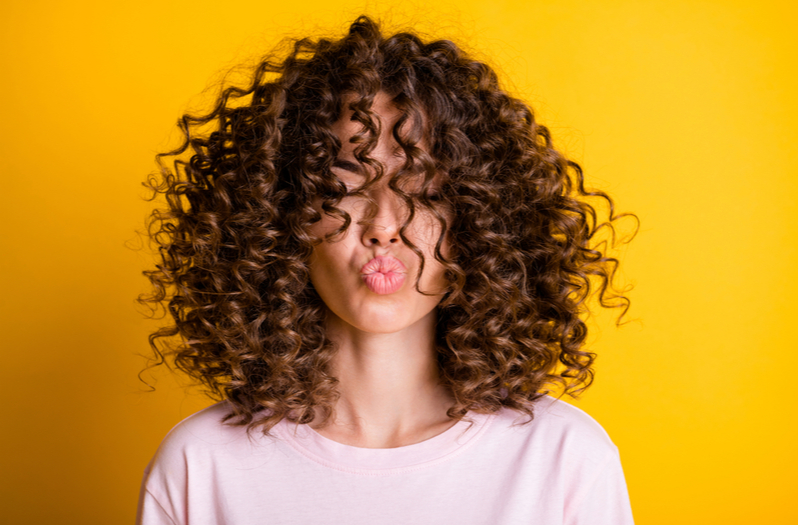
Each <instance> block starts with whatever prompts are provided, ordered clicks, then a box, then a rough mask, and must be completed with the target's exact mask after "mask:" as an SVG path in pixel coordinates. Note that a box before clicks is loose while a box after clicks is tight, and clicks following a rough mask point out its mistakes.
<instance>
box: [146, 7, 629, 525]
mask: <svg viewBox="0 0 800 525" xmlns="http://www.w3.org/2000/svg"><path fill="white" fill-rule="evenodd" d="M209 126H213V130H212V131H211V132H210V133H205V134H203V133H202V131H201V130H202V129H208V127H209ZM181 127H182V129H183V132H184V133H185V136H186V142H185V144H184V145H183V147H182V148H180V149H178V150H176V151H173V152H170V153H168V154H165V155H163V156H161V158H164V157H172V158H175V159H177V160H175V162H174V164H173V168H172V169H168V168H166V167H165V168H164V169H162V178H160V179H158V180H152V181H150V186H151V187H152V188H153V189H154V190H156V191H157V192H161V193H163V194H165V195H166V198H167V202H168V209H166V210H162V211H160V212H157V213H156V214H155V215H154V217H153V226H154V228H153V235H154V238H155V240H156V242H158V243H159V245H160V247H161V252H160V253H161V258H162V260H161V263H160V264H159V265H158V267H157V269H156V270H154V271H152V272H147V274H148V276H149V278H150V280H151V282H152V283H153V285H154V290H155V292H154V293H153V294H152V295H151V296H149V297H148V298H146V299H145V300H147V301H150V302H152V303H166V304H167V306H168V309H169V312H170V314H171V315H172V317H173V319H174V324H173V325H172V326H170V327H167V328H164V329H162V330H159V331H158V332H156V333H154V334H153V336H152V337H151V342H152V343H153V348H154V349H155V351H156V353H157V354H158V356H159V357H160V358H161V357H164V356H163V353H162V352H163V351H162V350H160V349H159V346H157V345H156V344H155V343H156V342H157V341H159V340H164V341H169V340H173V341H175V340H177V341H178V343H175V344H173V345H172V346H171V347H170V348H171V350H169V353H170V355H171V356H172V357H173V359H174V361H175V363H176V364H177V365H178V367H179V368H180V369H182V370H183V371H185V372H187V373H189V374H190V375H191V376H193V377H194V378H196V379H198V380H200V381H201V382H203V383H204V384H205V385H206V386H207V387H209V388H210V389H211V390H212V391H213V392H214V393H215V394H217V395H218V396H219V397H220V398H222V399H223V400H222V401H221V402H219V403H217V404H215V405H213V406H211V407H209V408H207V409H205V410H203V411H201V412H199V413H197V414H195V415H193V416H191V417H189V418H188V419H186V420H184V421H183V422H181V423H180V424H178V425H177V426H176V427H175V428H174V429H173V430H172V431H171V432H170V433H169V435H168V436H167V437H166V438H165V440H164V442H163V443H162V444H161V446H160V448H159V450H158V452H157V453H156V455H155V457H154V458H153V460H152V462H151V463H150V465H149V466H148V467H147V469H146V473H145V476H144V480H143V485H142V491H141V498H140V504H139V514H138V522H139V523H142V524H191V525H197V524H221V523H230V524H236V525H244V524H250V523H253V524H256V523H258V524H263V523H269V524H280V523H285V524H289V523H292V524H295V523H298V524H299V523H320V522H321V523H346V524H348V525H353V524H375V523H403V524H427V523H430V524H433V523H436V524H442V523H459V524H512V523H520V524H521V523H537V524H589V523H591V524H608V525H611V524H614V525H620V524H629V523H632V518H631V511H630V505H629V502H628V496H627V491H626V486H625V480H624V477H623V473H622V469H621V464H620V459H619V455H618V452H617V448H616V447H615V446H614V444H613V443H612V442H611V440H610V439H609V438H608V436H607V435H606V433H605V432H604V431H603V429H602V428H601V427H600V426H599V425H598V424H597V423H596V422H594V420H592V419H591V418H590V417H589V416H588V415H586V414H585V413H584V412H582V411H580V410H579V409H577V408H574V407H572V406H570V405H568V404H566V403H564V402H562V401H559V400H557V399H555V398H554V397H550V396H548V395H546V394H548V393H551V394H558V393H560V392H567V393H574V392H578V391H580V390H582V389H583V388H585V387H587V386H588V385H589V384H590V383H591V380H592V368H591V366H592V363H593V360H594V357H595V356H594V354H592V353H590V352H588V351H586V350H584V349H583V343H584V340H585V338H586V326H585V324H584V323H583V322H582V320H581V315H582V314H583V313H584V312H585V308H586V299H587V297H589V295H590V292H591V291H592V290H593V288H599V294H598V297H599V301H600V304H601V305H602V306H606V307H619V308H622V309H623V310H624V309H625V308H627V304H628V303H627V299H625V298H624V297H623V296H621V295H619V294H616V293H614V292H613V291H612V290H611V287H610V285H611V279H612V278H613V274H614V270H615V269H616V264H617V261H616V260H614V259H613V258H610V257H607V256H606V255H605V254H604V252H603V251H602V250H599V249H598V248H596V247H593V246H595V245H596V244H597V236H596V233H597V232H598V230H599V228H600V227H605V228H608V229H609V230H610V231H611V232H613V227H612V226H611V224H610V222H605V223H603V224H599V223H598V220H597V213H596V210H595V208H593V207H592V206H591V205H590V204H589V203H588V202H587V201H588V200H589V199H590V198H594V199H599V202H604V203H606V204H607V205H609V206H610V212H609V220H610V221H613V220H614V219H615V218H616V217H615V215H614V211H613V205H611V200H610V199H609V198H608V197H607V196H606V195H605V194H604V193H601V192H594V193H588V192H586V191H585V190H584V188H583V178H582V174H581V171H580V168H579V167H578V166H577V165H576V164H574V163H572V162H570V161H568V160H566V159H565V158H564V157H563V156H562V155H561V154H560V153H559V152H557V151H556V150H555V149H554V148H553V146H552V143H551V140H550V137H549V134H548V132H547V129H546V128H544V127H543V126H541V125H540V124H538V123H536V121H535V120H534V117H533V113H532V111H531V109H530V108H529V107H528V106H527V105H526V104H524V103H523V102H521V101H519V100H517V99H514V98H513V97H511V96H509V95H508V94H506V93H505V92H504V91H502V90H501V89H500V88H499V86H498V82H497V78H496V76H495V74H494V72H493V71H492V70H491V69H490V68H489V67H488V66H487V65H485V64H483V63H481V62H477V61H474V60H472V59H470V58H469V57H468V56H466V55H465V54H464V53H463V52H462V51H461V50H460V49H459V48H458V47H457V46H456V45H454V44H453V43H452V42H449V41H445V40H441V41H435V42H429V43H426V42H423V41H422V40H420V39H419V38H418V37H416V36H414V35H412V34H409V33H400V34H396V35H393V36H390V37H385V36H383V35H382V34H381V32H380V29H379V27H378V25H377V24H376V23H375V22H373V21H372V20H370V19H369V18H366V17H361V18H359V19H358V20H356V21H355V22H354V23H353V24H352V26H351V27H350V30H349V32H348V34H347V35H346V36H345V37H344V38H342V39H341V40H338V41H329V40H324V39H322V40H318V41H312V40H309V39H305V40H301V41H298V42H296V44H295V45H294V48H293V49H292V51H291V52H290V53H289V54H288V56H287V57H286V58H284V59H282V60H273V59H265V60H264V61H263V62H262V63H261V64H260V66H259V67H258V69H257V71H256V73H255V76H254V79H253V82H252V84H251V85H250V86H249V87H248V88H246V89H236V88H229V89H227V90H226V91H224V92H223V93H222V95H221V97H220V99H219V101H218V103H217V105H216V108H215V109H214V111H213V112H212V113H211V114H209V115H207V116H204V117H202V118H199V117H189V116H186V117H184V118H183V119H182V121H181ZM189 148H191V150H190V151H191V152H192V156H191V160H189V161H188V162H187V161H184V160H180V159H181V155H182V154H183V153H184V152H186V151H187V150H189ZM163 165H164V164H163V163H162V166H163ZM160 348H163V346H162V347H160Z"/></svg>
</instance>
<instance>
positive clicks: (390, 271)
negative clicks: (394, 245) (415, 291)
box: [361, 255, 406, 295]
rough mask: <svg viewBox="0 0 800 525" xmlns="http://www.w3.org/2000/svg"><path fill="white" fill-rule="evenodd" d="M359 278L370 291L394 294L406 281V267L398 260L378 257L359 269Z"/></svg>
mask: <svg viewBox="0 0 800 525" xmlns="http://www.w3.org/2000/svg"><path fill="white" fill-rule="evenodd" d="M361 278H362V279H364V284H366V285H367V288H369V289H370V291H372V292H374V293H377V294H381V295H385V294H390V293H394V292H396V291H397V290H399V289H400V287H401V286H403V282H404V281H405V280H406V267H405V265H404V264H403V263H402V262H400V260H399V259H395V258H394V257H390V256H387V255H379V256H377V257H375V258H374V259H372V260H371V261H369V262H368V263H367V264H365V265H364V266H362V267H361Z"/></svg>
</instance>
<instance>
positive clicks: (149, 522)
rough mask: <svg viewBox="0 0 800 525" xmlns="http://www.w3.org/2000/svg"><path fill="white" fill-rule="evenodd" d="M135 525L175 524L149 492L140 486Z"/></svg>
mask: <svg viewBox="0 0 800 525" xmlns="http://www.w3.org/2000/svg"><path fill="white" fill-rule="evenodd" d="M136 525H177V523H176V522H175V520H173V519H172V517H171V516H170V515H169V514H167V511H166V510H165V509H164V507H162V506H161V504H160V503H159V502H158V500H157V499H156V498H155V497H154V496H153V495H152V494H150V492H149V491H148V490H147V489H146V488H144V487H142V489H141V492H140V494H139V509H138V511H137V513H136Z"/></svg>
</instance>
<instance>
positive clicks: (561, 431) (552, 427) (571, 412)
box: [497, 396, 618, 457]
mask: <svg viewBox="0 0 800 525" xmlns="http://www.w3.org/2000/svg"><path fill="white" fill-rule="evenodd" d="M497 419H498V421H497V423H498V424H499V427H500V428H501V429H506V430H508V431H510V432H512V433H513V434H515V435H516V436H517V437H518V438H522V439H524V440H526V441H529V442H530V444H531V445H534V444H535V445H537V446H542V445H543V444H545V445H546V446H548V447H549V448H551V449H557V450H559V451H561V452H569V453H570V455H573V454H578V455H592V456H598V455H599V456H601V457H602V456H611V455H617V454H618V450H617V447H616V445H615V444H614V442H613V441H612V440H611V438H610V437H609V435H608V433H607V432H606V431H605V429H604V428H603V427H602V426H601V425H600V424H599V423H598V422H597V421H595V419H594V418H592V417H591V416H590V415H589V414H587V413H586V412H584V411H583V410H581V409H580V408H578V407H575V406H573V405H570V404H569V403H566V402H564V401H561V400H560V399H555V398H552V397H549V396H544V397H542V398H540V399H539V400H537V401H536V402H535V403H534V405H533V421H530V422H527V423H526V421H527V420H528V417H527V416H525V415H524V414H522V413H521V412H518V411H516V410H511V409H503V410H502V411H500V412H499V413H498V417H497Z"/></svg>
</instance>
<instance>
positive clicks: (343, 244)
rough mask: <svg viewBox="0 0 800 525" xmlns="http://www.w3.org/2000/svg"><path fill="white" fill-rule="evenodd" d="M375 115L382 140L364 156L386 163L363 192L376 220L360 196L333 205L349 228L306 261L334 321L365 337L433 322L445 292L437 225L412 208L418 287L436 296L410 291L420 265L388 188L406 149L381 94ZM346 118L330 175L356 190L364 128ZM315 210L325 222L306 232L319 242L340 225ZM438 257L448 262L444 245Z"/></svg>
mask: <svg viewBox="0 0 800 525" xmlns="http://www.w3.org/2000/svg"><path fill="white" fill-rule="evenodd" d="M372 111H373V113H374V114H375V116H376V117H377V118H379V119H380V121H381V135H380V136H379V137H378V143H377V146H376V148H375V149H374V150H373V151H372V152H371V153H370V155H369V156H370V157H371V158H373V159H374V160H376V161H378V162H380V163H381V164H382V165H383V168H384V174H383V177H382V178H381V179H380V180H379V181H377V182H376V183H375V184H373V185H372V186H371V187H370V188H369V189H367V190H365V193H366V194H368V195H369V196H370V197H372V199H373V200H374V201H375V204H376V205H377V215H375V217H374V218H372V219H370V220H366V219H367V218H368V216H367V212H368V211H369V205H368V202H367V201H366V200H365V199H364V198H363V197H360V196H349V197H345V198H344V199H343V200H342V201H341V203H340V204H339V205H338V206H337V207H338V208H340V209H342V210H343V211H346V212H347V213H348V214H350V217H351V219H352V222H351V224H350V227H349V228H348V230H347V231H346V232H345V233H344V234H343V235H340V236H338V237H334V238H333V239H332V240H331V241H329V242H323V243H321V244H319V245H318V246H317V247H316V248H315V250H314V253H313V256H312V259H311V261H310V269H311V282H312V283H313V284H314V287H315V288H316V290H317V292H318V293H319V295H320V297H321V298H322V300H323V301H324V302H325V305H326V306H327V307H328V310H329V315H332V316H333V320H334V321H336V322H340V323H339V324H341V323H345V324H346V325H349V327H351V328H354V329H356V330H360V331H363V332H371V333H394V332H399V331H401V330H404V329H406V328H409V327H413V326H415V325H417V323H421V322H425V321H428V322H430V321H431V317H433V319H434V320H435V315H436V306H437V305H438V304H439V302H440V301H441V300H442V298H443V296H444V291H445V288H446V281H445V279H444V268H443V266H442V265H441V264H440V263H439V262H438V261H436V259H435V257H434V251H435V248H436V241H437V240H438V238H439V234H440V232H441V226H440V225H439V222H438V220H436V218H435V217H434V215H433V214H432V213H431V212H430V211H427V210H423V209H420V208H421V207H417V208H415V216H414V220H413V221H412V222H411V223H410V224H409V226H408V227H407V228H406V230H405V232H404V234H405V236H406V238H408V240H409V241H411V242H412V243H413V244H414V245H416V247H417V248H419V249H420V250H421V251H422V252H423V253H424V255H425V268H424V271H423V272H422V275H421V276H420V281H419V289H420V290H422V291H423V292H425V293H429V294H430V293H433V294H435V295H427V296H426V295H423V294H421V293H419V292H417V291H416V289H415V286H414V284H415V280H416V276H417V274H418V272H419V268H420V264H421V261H420V259H419V257H418V256H417V255H416V254H415V253H414V252H413V251H411V249H410V248H409V247H408V246H407V245H406V244H404V242H403V240H402V239H401V238H400V227H401V226H402V225H403V223H404V222H405V221H406V219H407V217H408V209H407V207H406V205H405V203H404V202H403V200H402V198H400V197H399V196H398V195H397V194H395V193H394V192H393V191H392V190H391V189H390V188H389V186H388V181H389V179H390V178H391V176H392V175H393V174H395V173H396V172H397V171H398V170H399V169H400V168H401V167H402V165H403V163H404V162H405V156H404V155H402V156H398V153H397V152H398V151H399V152H401V154H402V151H403V150H402V149H401V148H400V147H399V145H398V143H397V142H396V141H395V140H394V137H393V136H392V127H393V126H394V124H395V122H396V121H397V119H398V118H399V117H400V115H401V113H400V111H399V110H398V109H397V108H396V107H394V105H393V104H392V103H391V101H390V99H389V97H388V95H386V94H385V93H382V92H381V93H379V94H378V96H377V97H376V98H375V101H374V104H373V107H372ZM351 115H352V111H350V110H349V109H346V110H345V111H344V112H343V115H342V117H341V118H340V119H339V121H337V122H336V124H335V125H334V127H333V130H334V132H335V133H336V134H337V135H338V136H339V140H340V141H341V144H342V148H341V151H340V152H339V155H338V157H337V159H336V161H335V162H334V164H333V168H332V171H333V173H334V174H335V175H336V176H337V177H338V178H339V179H340V180H341V181H342V182H344V183H345V185H346V186H347V187H348V189H349V190H353V189H355V188H357V187H359V186H360V185H361V184H363V183H364V182H365V181H366V178H367V176H368V173H367V171H366V170H367V169H368V167H367V166H366V165H362V164H360V163H359V162H358V161H357V160H356V158H355V156H354V153H353V152H354V150H355V148H356V147H357V145H356V144H352V143H350V140H349V139H350V137H351V136H353V135H354V134H356V133H358V132H360V131H361V124H359V123H358V122H355V121H351V120H350V117H351ZM420 147H421V148H422V149H425V148H424V146H421V145H420ZM420 177H422V175H420ZM412 184H413V183H412ZM404 189H407V190H411V189H412V188H411V187H410V186H409V187H404ZM314 204H315V206H316V208H317V210H318V211H319V212H320V213H321V215H322V220H321V221H320V222H317V223H315V224H314V225H313V227H312V230H311V233H312V234H314V235H317V236H319V237H322V236H324V235H325V234H326V233H328V232H333V231H336V230H337V229H338V228H339V227H340V226H341V224H342V221H341V219H338V218H336V217H332V216H330V215H326V214H325V213H323V212H322V208H321V203H320V200H317V201H315V202H314ZM441 251H442V254H443V255H444V256H445V257H446V256H447V246H446V244H445V243H444V242H443V244H442V248H441ZM329 319H330V318H329Z"/></svg>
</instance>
